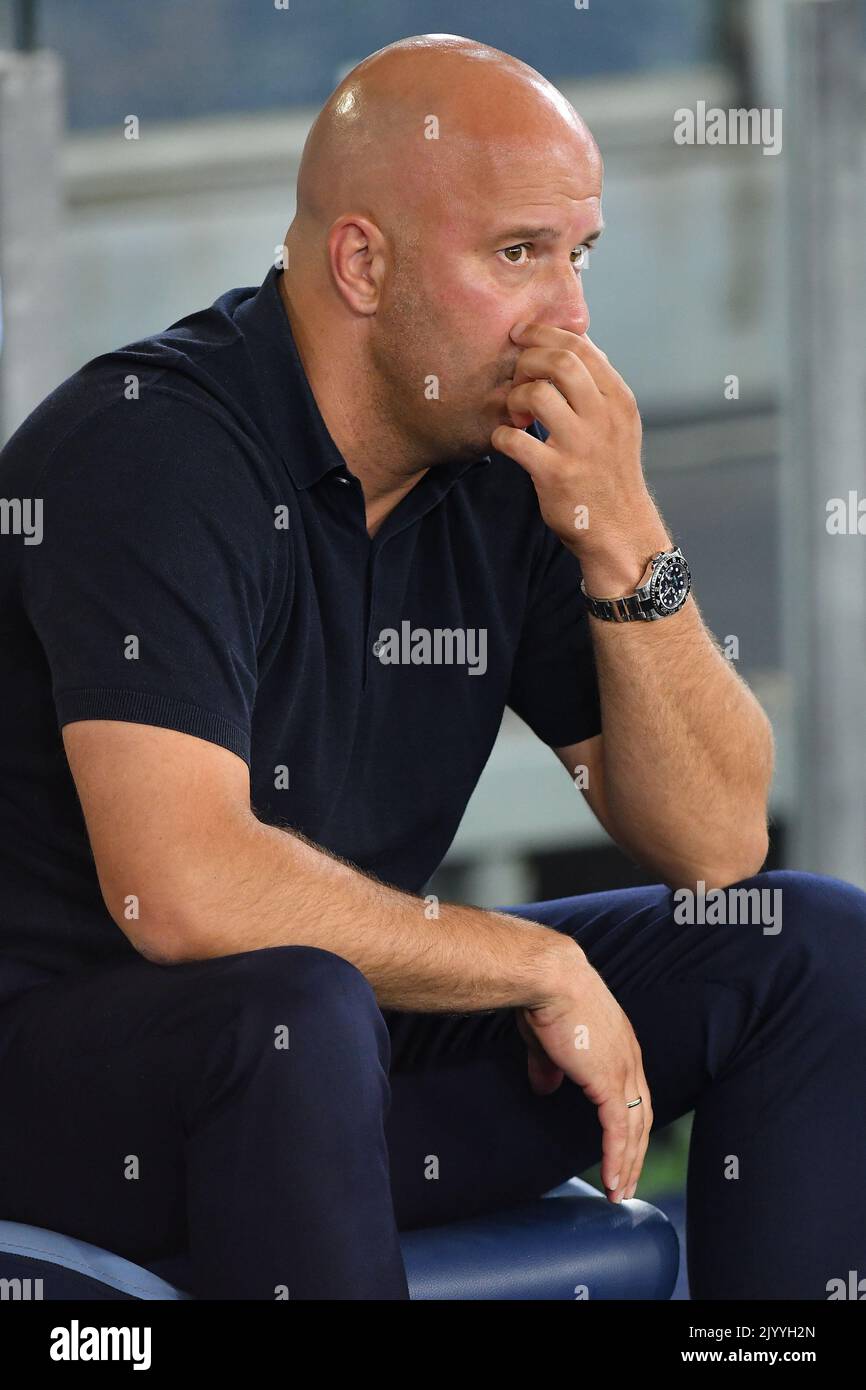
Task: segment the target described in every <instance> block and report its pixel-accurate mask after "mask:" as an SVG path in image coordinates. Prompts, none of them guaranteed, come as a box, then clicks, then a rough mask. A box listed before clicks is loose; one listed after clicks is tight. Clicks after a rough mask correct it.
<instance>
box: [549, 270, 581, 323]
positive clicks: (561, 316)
mask: <svg viewBox="0 0 866 1390" xmlns="http://www.w3.org/2000/svg"><path fill="white" fill-rule="evenodd" d="M571 278H572V283H571V284H570V285H568V284H566V287H565V289H564V290H563V288H562V286H558V287H557V289H558V291H559V293H558V294H556V295H555V297H553V296H552V297H551V300H550V302H549V303H548V304H547V305H546V306H545V313H544V314H543V315H541V314H540V315H539V316H538V322H541V323H550V324H552V325H553V326H554V327H555V328H564V329H565V330H566V332H567V333H577V334H581V333H587V332H588V331H589V305H588V304H587V302H586V296H585V295H584V293H583V282H582V279H581V277H580V276H579V275H576V274H575V273H574V271H572V272H571Z"/></svg>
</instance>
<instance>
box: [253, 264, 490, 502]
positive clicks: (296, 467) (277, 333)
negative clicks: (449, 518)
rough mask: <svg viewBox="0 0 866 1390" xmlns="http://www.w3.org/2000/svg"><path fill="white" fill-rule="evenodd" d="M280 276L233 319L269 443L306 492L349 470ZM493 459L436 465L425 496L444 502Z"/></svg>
mask: <svg viewBox="0 0 866 1390" xmlns="http://www.w3.org/2000/svg"><path fill="white" fill-rule="evenodd" d="M282 274H283V271H282V270H281V269H280V268H279V267H278V266H271V268H270V270H269V271H268V273H267V275H266V276H265V278H264V280H263V281H262V284H261V287H260V288H259V289H258V290H257V291H256V293H255V294H254V295H252V296H251V297H250V298H249V299H246V300H244V302H243V303H242V304H241V305H240V306H239V307H238V309H237V310H236V311H235V314H234V319H235V323H236V324H237V325H238V326H239V327H240V328H241V330H242V332H243V334H244V340H245V342H246V343H247V346H248V349H249V351H250V353H251V355H252V358H253V361H254V363H255V367H256V374H257V377H258V380H259V385H260V387H261V392H262V398H263V401H264V405H265V408H266V410H267V413H268V418H269V421H270V425H271V432H272V435H273V440H274V443H275V445H276V447H277V449H278V450H279V452H280V455H281V457H282V459H283V462H284V463H285V465H286V468H287V470H288V472H289V475H290V476H291V478H292V480H293V482H294V483H295V486H296V487H298V488H309V487H312V486H313V484H314V483H317V482H318V481H319V480H320V478H323V477H324V476H325V475H326V474H327V473H331V472H333V471H334V470H335V469H339V470H341V471H342V472H343V473H348V467H347V464H346V460H345V459H344V458H343V455H342V454H341V453H340V451H339V449H338V448H337V446H336V444H335V443H334V441H333V439H332V438H331V436H330V434H329V433H328V428H327V425H326V424H325V422H324V420H323V418H322V414H321V412H320V410H319V407H318V404H317V402H316V398H315V396H314V395H313V391H312V387H311V386H310V383H309V381H308V380H307V374H306V372H305V371H304V367H303V363H302V362H301V357H300V354H299V352H298V348H297V344H296V343H295V339H294V335H293V333H292V327H291V324H290V322H289V318H288V315H287V313H286V311H285V308H284V306H283V301H282V297H281V295H280V291H279V283H278V281H279V276H280V275H282ZM371 447H375V441H371ZM495 453H496V450H491V453H489V454H484V455H483V456H481V457H479V458H474V459H458V460H456V461H455V462H453V463H442V464H437V465H436V467H435V468H431V469H430V470H429V472H427V473H426V474H425V475H424V477H423V478H422V479H421V483H426V484H428V486H427V488H426V489H425V492H426V493H427V494H428V496H429V494H430V493H431V492H432V493H433V495H434V498H435V499H438V497H441V496H444V494H445V493H446V492H447V491H448V489H449V488H450V486H451V485H452V483H454V482H456V481H457V479H458V478H460V477H462V475H463V474H464V473H466V472H468V470H469V469H470V468H480V467H483V466H486V465H487V464H489V463H490V462H491V461H492V455H493V454H495ZM419 486H420V484H419Z"/></svg>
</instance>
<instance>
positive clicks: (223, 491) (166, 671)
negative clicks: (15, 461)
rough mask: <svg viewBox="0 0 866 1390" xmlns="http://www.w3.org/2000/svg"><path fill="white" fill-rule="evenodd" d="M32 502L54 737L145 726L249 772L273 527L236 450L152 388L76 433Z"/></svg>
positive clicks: (223, 433) (28, 562)
mask: <svg viewBox="0 0 866 1390" xmlns="http://www.w3.org/2000/svg"><path fill="white" fill-rule="evenodd" d="M39 491H40V492H41V494H42V505H43V524H42V530H43V535H42V539H41V543H40V544H39V545H35V546H32V547H25V548H24V549H25V552H26V554H25V559H24V562H23V563H24V566H25V568H24V574H23V580H22V599H23V603H24V608H25V611H26V613H27V615H28V616H29V619H30V621H31V623H32V625H33V628H34V630H35V633H36V635H37V637H38V639H39V642H40V644H41V646H42V648H43V651H44V653H45V657H46V660H47V663H48V666H49V669H50V674H51V686H52V695H53V699H54V705H55V708H56V713H57V721H58V728H62V727H63V725H64V724H68V723H71V722H73V721H75V720H80V719H117V720H124V721H128V722H131V723H141V724H154V725H158V726H160V727H162V728H168V729H177V730H179V731H180V732H182V733H188V734H193V735H195V736H197V737H199V738H203V739H208V740H210V741H211V742H213V743H217V744H220V745H221V746H222V747H224V748H228V749H229V750H230V751H231V752H233V753H236V754H237V755H238V756H239V757H242V758H243V759H244V760H245V761H246V762H247V763H249V761H250V731H251V718H252V709H253V705H254V701H255V696H256V688H257V683H258V670H257V651H258V650H259V646H258V643H259V638H260V634H261V630H262V625H263V622H264V620H265V614H266V610H267V607H268V600H269V593H270V590H271V588H272V586H273V574H274V537H275V534H276V532H275V525H274V512H273V505H272V503H271V504H269V502H268V497H267V494H266V490H265V489H264V488H263V486H262V483H261V481H260V479H259V477H258V476H257V474H256V470H255V467H254V465H253V463H252V461H251V459H250V458H249V457H248V456H247V453H246V451H245V449H244V448H242V447H241V446H240V445H239V444H238V443H237V442H236V440H235V438H234V436H233V435H232V434H231V433H230V432H229V431H228V430H227V429H226V428H224V427H223V426H222V425H221V423H220V422H219V420H218V419H216V418H215V417H214V416H212V415H211V414H210V413H209V412H208V411H207V410H203V409H200V408H198V407H196V406H195V405H192V404H190V403H188V402H185V401H183V400H181V399H180V398H179V397H176V396H172V395H171V394H170V393H164V394H163V395H162V396H160V395H159V393H158V392H157V391H154V389H153V388H151V391H150V392H149V393H148V399H147V401H146V402H145V400H144V398H142V400H141V401H138V402H131V401H123V402H116V403H114V404H112V405H110V406H108V407H103V408H101V409H100V410H98V411H96V412H94V413H93V414H92V415H91V416H89V417H88V418H87V419H86V420H84V421H83V422H82V423H80V424H79V425H77V426H76V427H75V428H74V429H73V431H72V432H71V433H70V434H69V435H67V437H66V438H65V439H64V440H63V441H62V442H61V443H60V445H59V446H58V447H57V448H56V449H55V450H54V451H53V452H52V455H51V458H50V460H49V462H48V464H47V466H46V467H45V469H44V471H43V474H42V477H41V479H40V482H39Z"/></svg>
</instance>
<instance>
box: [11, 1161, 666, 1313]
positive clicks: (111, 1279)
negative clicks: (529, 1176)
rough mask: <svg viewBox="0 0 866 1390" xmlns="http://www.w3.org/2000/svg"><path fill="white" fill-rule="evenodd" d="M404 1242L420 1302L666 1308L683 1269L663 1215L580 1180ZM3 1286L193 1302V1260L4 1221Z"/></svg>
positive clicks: (62, 1295)
mask: <svg viewBox="0 0 866 1390" xmlns="http://www.w3.org/2000/svg"><path fill="white" fill-rule="evenodd" d="M550 1198H554V1199H555V1200H548V1199H550ZM400 1244H401V1248H402V1252H403V1260H404V1263H405V1266H406V1276H407V1279H408V1283H409V1293H410V1297H411V1298H412V1299H417V1300H425V1299H427V1300H443V1299H461V1300H462V1299H517V1300H524V1299H569V1300H573V1299H578V1298H587V1297H588V1298H591V1299H598V1298H601V1299H668V1298H670V1296H671V1293H672V1291H673V1287H674V1284H675V1283H676V1278H677V1272H678V1269H679V1241H678V1238H677V1234H676V1231H675V1230H674V1228H673V1226H672V1225H671V1223H670V1221H669V1220H668V1219H667V1217H666V1216H664V1215H663V1213H662V1212H660V1211H658V1210H656V1208H655V1207H653V1206H651V1205H650V1204H649V1203H647V1202H643V1201H640V1200H638V1199H632V1201H630V1202H622V1203H619V1204H617V1205H614V1204H613V1203H611V1202H608V1200H607V1199H606V1197H604V1196H603V1195H602V1193H600V1192H598V1191H597V1190H596V1189H595V1188H594V1187H591V1186H590V1185H589V1183H585V1182H583V1181H582V1180H581V1179H579V1178H572V1179H570V1180H569V1181H568V1182H566V1183H563V1184H562V1185H561V1186H560V1187H557V1188H554V1189H553V1191H552V1192H548V1193H545V1195H544V1196H543V1197H538V1198H535V1199H533V1200H531V1201H527V1202H523V1203H521V1204H520V1205H517V1206H513V1207H508V1208H506V1209H504V1210H503V1211H499V1212H495V1213H493V1214H492V1215H486V1216H479V1217H474V1218H472V1219H470V1220H465V1221H455V1222H451V1223H450V1224H448V1225H445V1226H435V1227H428V1228H422V1229H418V1230H413V1231H402V1232H401V1233H400ZM0 1278H3V1279H6V1280H13V1281H18V1283H17V1284H12V1285H7V1286H6V1289H7V1292H6V1297H7V1298H8V1297H13V1298H14V1297H20V1298H34V1299H35V1298H42V1299H103V1300H104V1299H189V1298H191V1297H192V1295H191V1294H189V1293H188V1292H186V1291H185V1290H186V1288H188V1286H189V1282H190V1279H189V1261H188V1257H187V1256H186V1255H185V1254H184V1253H179V1254H177V1255H172V1256H167V1257H165V1258H163V1259H160V1260H156V1261H153V1262H151V1263H150V1264H149V1265H148V1266H147V1267H144V1266H142V1265H137V1264H133V1263H132V1262H131V1261H129V1260H126V1259H123V1258H122V1257H121V1256H120V1255H114V1254H111V1253H109V1252H108V1251H107V1250H101V1249H100V1248H99V1247H97V1246H95V1245H89V1244H87V1242H86V1241H82V1240H76V1239H74V1238H73V1237H71V1236H65V1235H60V1234H58V1233H57V1232H55V1231H48V1230H43V1229H41V1228H40V1227H38V1226H27V1225H22V1224H21V1223H19V1222H16V1221H0ZM40 1280H41V1284H39V1283H37V1282H36V1281H40ZM28 1281H29V1282H28Z"/></svg>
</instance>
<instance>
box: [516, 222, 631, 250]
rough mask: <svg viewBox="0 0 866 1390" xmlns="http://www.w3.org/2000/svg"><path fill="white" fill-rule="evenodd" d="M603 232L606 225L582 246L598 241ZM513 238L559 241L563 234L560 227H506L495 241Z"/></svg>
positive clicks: (585, 238) (593, 233) (519, 239)
mask: <svg viewBox="0 0 866 1390" xmlns="http://www.w3.org/2000/svg"><path fill="white" fill-rule="evenodd" d="M603 231H604V223H602V224H601V226H600V227H596V229H595V231H592V232H590V233H589V235H588V236H585V237H584V238H583V241H582V242H581V243H580V244H581V245H582V246H583V245H586V243H587V242H590V241H597V240H598V238H599V237H600V236H601V234H602V232H603ZM512 237H513V238H514V240H515V241H559V240H560V238H561V237H562V232H561V231H560V230H559V228H558V227H506V228H505V229H504V230H503V231H501V232H497V234H496V236H495V237H494V238H493V239H494V241H508V240H509V239H511V238H512Z"/></svg>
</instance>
